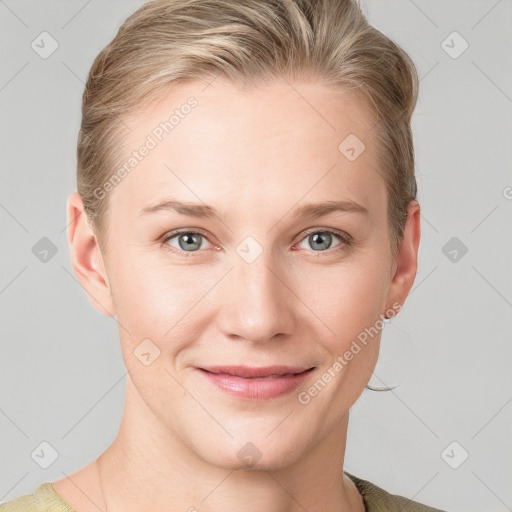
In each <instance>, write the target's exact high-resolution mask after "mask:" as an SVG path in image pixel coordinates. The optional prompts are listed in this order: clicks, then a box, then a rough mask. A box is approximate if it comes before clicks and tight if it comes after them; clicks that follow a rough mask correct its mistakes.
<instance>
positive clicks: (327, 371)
mask: <svg viewBox="0 0 512 512" xmlns="http://www.w3.org/2000/svg"><path fill="white" fill-rule="evenodd" d="M294 87H295V89H296V90H297V91H298V92H300V94H298V93H297V92H296V91H295V90H294V89H292V88H291V87H290V85H288V84H287V83H286V82H281V81H277V80H276V81H275V82H272V83H269V84H267V85H265V86H264V87H260V88H247V89H245V90H240V89H237V88H235V86H233V85H231V84H229V83H226V82H222V81H221V80H220V79H217V80H215V81H214V82H213V83H212V84H211V85H210V86H208V87H206V88H205V84H204V83H203V82H189V83H187V84H182V85H181V86H180V87H179V89H176V90H175V91H172V92H171V93H170V94H169V96H167V97H165V98H163V100H162V101H161V102H160V103H159V104H158V105H156V106H155V105H153V106H152V107H151V108H146V109H145V110H143V111H141V112H138V113H137V115H135V116H132V117H131V118H127V119H126V123H127V125H128V126H129V127H130V129H131V131H130V132H127V135H126V138H125V139H124V141H123V145H124V148H125V150H126V151H125V152H126V154H127V160H128V158H129V157H130V156H131V155H132V152H133V151H138V150H139V148H140V147H141V146H143V145H145V144H146V147H148V146H152V147H151V148H150V149H149V150H148V151H144V150H142V151H141V152H139V156H140V153H147V154H146V155H145V156H143V157H141V158H140V159H138V160H137V164H136V165H134V166H133V168H132V169H131V170H130V172H129V173H126V175H125V176H124V177H123V178H122V180H121V182H120V183H119V184H117V185H116V186H115V187H114V188H113V190H111V191H110V192H109V196H108V201H109V211H108V226H109V229H108V249H107V250H106V252H105V253H103V254H102V255H101V256H102V258H101V266H102V268H103V269H104V272H105V281H106V283H108V285H105V286H104V287H103V288H102V290H101V291H100V290H99V285H96V286H97V288H96V289H94V291H93V292H92V294H96V296H98V297H102V300H103V301H104V303H108V301H111V302H110V303H111V304H112V313H113V314H114V315H115V316H116V317H117V320H118V322H119V324H120V325H121V326H122V328H120V340H121V347H122V354H123V358H124V362H125V364H126V367H127V369H128V371H129V378H130V379H131V381H132V382H133V385H134V387H135V388H136V389H137V391H138V394H139V395H140V400H139V402H138V404H139V405H137V407H140V408H141V410H140V414H147V410H149V411H150V412H151V413H152V415H153V417H154V418H155V421H157V422H158V424H159V425H160V426H161V427H162V428H164V429H165V430H166V431H167V432H169V433H171V435H172V436H173V437H174V438H175V439H178V440H179V441H180V443H181V444H182V445H183V446H186V447H188V448H189V449H190V450H191V451H192V452H193V453H194V454H196V455H197V456H198V457H200V458H201V459H203V460H204V461H207V462H209V463H211V464H215V465H217V466H220V467H225V468H238V467H240V466H241V465H243V460H242V459H243V455H244V453H245V452H249V453H248V454H249V455H253V462H254V461H256V462H257V463H256V465H257V466H259V467H262V468H264V467H265V468H271V467H272V468H276V467H281V466H285V465H287V464H290V463H292V462H294V461H296V460H297V459H299V458H300V457H301V456H303V455H304V454H305V453H306V452H307V451H309V450H310V449H311V447H312V446H314V445H315V444H316V443H317V442H318V441H319V440H320V439H322V438H325V437H326V436H327V435H328V433H329V432H336V430H337V429H339V428H341V425H342V424H343V421H344V419H345V417H346V415H347V412H348V410H349V408H350V407H351V405H352V404H353V403H354V402H355V401H356V399H357V398H358V397H359V395H360V394H361V392H362V390H363V389H364V387H365V385H366V383H367V382H368V380H369V378H370V376H371V374H372V370H373V368H374V366H375V363H376V359H377V356H378V346H379V340H380V329H379V333H378V334H376V335H374V336H373V337H370V336H367V342H366V343H363V342H362V341H361V339H362V338H364V336H361V333H363V332H364V331H365V329H369V328H371V327H372V326H375V325H376V323H377V327H378V326H379V325H380V326H382V317H383V315H384V314H385V312H386V311H388V312H389V309H390V308H391V307H392V305H393V304H397V303H398V304H400V303H401V302H403V300H404V299H405V296H406V294H407V292H408V290H409V288H410V285H412V281H413V279H414V273H415V267H414V264H415V260H414V258H413V257H411V254H408V255H407V257H406V260H407V261H402V264H401V265H400V264H399V263H397V262H398V261H399V260H397V258H396V257H394V256H393V254H392V253H391V249H390V233H389V232H388V227H387V197H386V189H385V185H384V181H383V179H382V177H381V175H380V174H379V172H378V162H377V152H376V147H375V145H374V141H373V137H372V132H371V128H372V124H373V123H372V120H371V119H370V118H369V116H368V115H367V113H366V110H365V107H364V105H363V104H362V103H360V102H359V101H358V100H357V98H355V97H353V96H349V95H348V94H342V93H340V92H339V91H338V92H335V91H333V90H331V89H328V88H327V87H325V86H322V85H319V84H307V83H301V84H295V85H294ZM191 97H193V98H195V102H193V101H190V100H189V98H191ZM187 100H189V104H190V105H192V104H194V106H193V107H191V108H182V106H183V105H185V104H187ZM175 109H178V110H179V112H180V115H177V118H179V121H177V122H176V119H174V126H173V128H172V130H169V129H168V133H166V132H165V130H163V129H162V125H160V123H165V121H168V120H169V117H170V115H171V114H170V113H172V112H173V111H175ZM180 109H181V110H180ZM158 127H160V129H158ZM167 128H169V127H168V126H167ZM349 134H354V135H356V136H357V138H358V139H359V140H360V141H362V142H363V143H364V145H365V149H364V151H362V152H361V153H360V154H359V156H357V158H355V159H353V158H350V159H349V158H347V156H346V155H347V153H346V151H345V152H344V150H343V148H345V149H346V146H343V145H342V150H340V149H339V146H340V144H341V143H342V142H343V141H344V140H345V139H346V138H347V137H348V136H349ZM148 135H149V136H150V139H151V140H152V141H153V143H151V142H148V141H149V139H148ZM159 139H160V140H159ZM349 140H350V139H349ZM353 141H354V139H352V142H353ZM352 145H353V144H352ZM358 148H359V149H358ZM359 151H360V146H357V147H356V152H355V154H356V155H357V153H358V152H359ZM348 154H349V156H351V157H353V155H352V154H351V152H350V151H349V153H348ZM132 163H133V162H132ZM171 201H174V203H172V202H171ZM177 202H179V203H187V204H188V208H184V207H179V206H177ZM165 203H167V204H166V206H162V205H165ZM192 203H194V205H195V207H191V206H192ZM319 203H322V204H325V203H329V204H330V206H332V205H334V204H337V206H338V207H339V208H325V207H324V208H318V209H317V210H316V211H315V210H314V209H312V205H318V204H319ZM159 205H160V206H159ZM173 205H174V206H175V208H173ZM407 233H409V232H408V231H407ZM407 236H409V235H408V234H407ZM412 246H414V242H413V243H412ZM412 246H411V247H412ZM407 247H408V246H407ZM414 249H417V240H416V246H415V247H414ZM404 250H407V249H404ZM413 252H414V251H413ZM411 262H412V263H411ZM103 265H104V267H103ZM412 267H414V268H412ZM397 270H401V271H402V276H401V277H400V276H399V277H397V275H398V274H397V275H395V272H396V271H397ZM404 276H405V277H404ZM411 276H412V278H411ZM85 286H88V287H91V284H90V283H86V284H85ZM379 321H380V324H379ZM355 340H356V344H357V346H358V347H359V350H358V351H356V350H357V349H356V348H355V346H354V341H355ZM357 340H359V341H358V342H357ZM347 351H349V352H351V353H352V357H346V354H347ZM336 361H338V363H339V364H336ZM274 365H278V366H282V365H284V366H289V367H294V368H295V370H294V371H292V372H291V373H297V372H298V371H299V370H308V371H307V372H304V373H302V374H301V375H295V376H290V375H289V376H287V377H280V378H276V377H274V378H270V379H255V378H251V379H249V378H245V379H244V378H241V377H231V378H230V377H223V376H221V375H219V374H217V376H216V377H215V376H213V373H208V372H206V371H205V370H204V369H205V368H210V369H211V368H212V367H215V366H246V367H253V368H254V367H257V368H262V367H269V366H274ZM340 366H341V368H340ZM310 369H311V370H310ZM221 373H222V372H221ZM235 373H236V371H235ZM277 373H279V371H277ZM281 373H283V371H281ZM326 375H327V376H326ZM329 375H330V378H329ZM319 381H320V383H319ZM315 390H316V391H315ZM142 404H143V406H142ZM134 407H135V405H134ZM142 407H144V410H142ZM247 443H252V445H248V444H247ZM240 450H242V452H240ZM244 450H245V452H244ZM251 451H252V452H253V453H251ZM256 459H258V460H256Z"/></svg>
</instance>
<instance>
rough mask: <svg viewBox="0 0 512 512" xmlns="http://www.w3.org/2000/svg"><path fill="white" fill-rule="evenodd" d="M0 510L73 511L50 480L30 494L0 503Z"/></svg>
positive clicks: (30, 511) (33, 511) (9, 511)
mask: <svg viewBox="0 0 512 512" xmlns="http://www.w3.org/2000/svg"><path fill="white" fill-rule="evenodd" d="M0 512H75V511H74V510H73V509H72V508H71V507H70V506H69V505H68V504H67V503H66V502H65V501H63V500H62V498H61V497H60V496H59V495H58V494H57V493H56V492H55V491H54V489H53V487H52V484H51V483H50V482H45V483H43V484H41V485H40V486H39V487H37V488H36V489H35V490H34V492H33V493H32V494H25V495H23V496H19V497H18V498H14V499H13V500H11V501H8V502H6V503H2V504H0Z"/></svg>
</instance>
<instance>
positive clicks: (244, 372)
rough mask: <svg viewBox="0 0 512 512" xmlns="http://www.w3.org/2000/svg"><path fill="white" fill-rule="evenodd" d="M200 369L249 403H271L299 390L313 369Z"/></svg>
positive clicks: (217, 367)
mask: <svg viewBox="0 0 512 512" xmlns="http://www.w3.org/2000/svg"><path fill="white" fill-rule="evenodd" d="M198 370H199V371H200V372H201V373H202V374H203V375H204V376H205V377H206V378H208V379H209V381H210V382H212V383H213V384H215V385H216V386H217V387H219V388H220V389H222V390H223V391H225V392H227V393H229V394H231V395H234V396H237V397H239V398H246V399H249V400H270V399H272V398H277V397H279V396H282V395H284V394H286V393H290V392H291V391H293V390H294V389H296V388H297V387H298V386H299V385H300V384H301V383H302V382H303V381H304V380H305V379H306V378H307V376H308V375H309V374H310V373H311V372H312V371H313V370H314V368H307V367H305V368H299V367H292V366H267V367H264V368H251V367H248V366H212V367H205V368H198Z"/></svg>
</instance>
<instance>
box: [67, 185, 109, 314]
mask: <svg viewBox="0 0 512 512" xmlns="http://www.w3.org/2000/svg"><path fill="white" fill-rule="evenodd" d="M67 220H68V227H67V237H68V242H69V248H70V252H71V265H72V267H73V270H74V272H75V276H76V277H77V279H78V280H79V281H80V283H81V285H82V288H83V289H84V290H85V292H86V293H87V296H88V297H89V300H90V301H91V304H92V305H93V306H94V307H95V308H96V309H97V310H98V311H99V312H100V313H103V314H104V315H106V316H115V315H114V307H113V301H112V295H111V291H110V285H109V284H108V283H109V282H108V276H107V273H106V270H105V265H104V263H103V258H102V255H101V252H100V247H99V244H98V241H97V238H96V236H95V235H94V233H93V231H92V229H91V228H90V226H89V223H88V219H87V213H86V211H85V209H84V203H83V201H82V197H81V196H80V194H79V193H78V192H74V193H73V194H71V195H70V196H69V197H68V200H67Z"/></svg>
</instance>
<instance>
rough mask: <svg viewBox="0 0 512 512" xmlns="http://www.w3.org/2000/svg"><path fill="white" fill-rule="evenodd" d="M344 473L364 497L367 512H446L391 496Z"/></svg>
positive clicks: (407, 499) (360, 479) (371, 484)
mask: <svg viewBox="0 0 512 512" xmlns="http://www.w3.org/2000/svg"><path fill="white" fill-rule="evenodd" d="M344 473H345V474H346V475H347V476H348V477H349V478H350V479H351V480H352V481H353V482H354V484H355V485H356V487H357V490H358V491H359V493H360V494H361V495H362V496H363V498H364V501H365V505H366V510H367V512H388V511H389V512H444V511H443V510H441V509H438V508H432V507H429V506H427V505H423V504H422V503H418V502H417V501H413V500H411V499H409V498H405V497H404V496H398V495H396V494H390V493H389V492H387V491H385V490H384V489H382V488H380V487H378V486H377V485H375V484H373V483H371V482H368V481H367V480H363V479H362V478H358V477H357V476H354V475H352V474H350V473H347V472H346V471H345V472H344Z"/></svg>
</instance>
